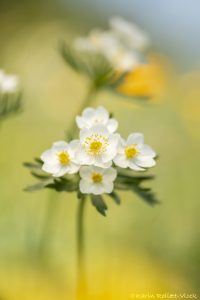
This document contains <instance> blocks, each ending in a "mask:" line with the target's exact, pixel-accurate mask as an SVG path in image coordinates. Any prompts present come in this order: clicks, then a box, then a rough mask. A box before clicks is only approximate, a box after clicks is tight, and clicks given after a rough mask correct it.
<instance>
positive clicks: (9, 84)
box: [0, 70, 19, 93]
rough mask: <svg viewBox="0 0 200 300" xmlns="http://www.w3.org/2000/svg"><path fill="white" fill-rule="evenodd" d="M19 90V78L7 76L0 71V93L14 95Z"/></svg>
mask: <svg viewBox="0 0 200 300" xmlns="http://www.w3.org/2000/svg"><path fill="white" fill-rule="evenodd" d="M18 88H19V78H18V77H17V76H15V75H7V74H5V72H4V71H3V70H0V92H1V93H14V92H16V91H17V90H18Z"/></svg>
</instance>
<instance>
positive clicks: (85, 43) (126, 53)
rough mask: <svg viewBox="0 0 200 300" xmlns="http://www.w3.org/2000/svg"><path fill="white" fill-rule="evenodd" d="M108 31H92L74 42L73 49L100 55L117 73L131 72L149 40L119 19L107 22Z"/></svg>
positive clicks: (131, 25)
mask: <svg viewBox="0 0 200 300" xmlns="http://www.w3.org/2000/svg"><path fill="white" fill-rule="evenodd" d="M109 25H110V28H109V29H108V30H101V29H93V30H92V31H91V32H90V33H89V35H88V36H87V37H79V38H77V39H76V40H75V48H76V49H77V50H79V51H82V52H89V53H94V54H100V55H102V56H103V57H105V58H106V59H107V60H108V62H109V63H110V64H111V65H112V67H113V68H114V69H115V70H117V71H119V72H122V73H123V72H128V71H130V70H133V69H134V68H135V67H136V66H137V65H138V64H140V63H141V62H142V60H144V55H143V53H144V51H145V50H146V49H147V48H148V46H149V45H150V39H149V37H148V36H147V34H146V33H144V31H143V30H141V29H140V28H138V27H137V26H136V25H135V24H133V23H131V22H128V21H126V20H124V19H122V18H121V17H114V18H112V19H111V20H110V22H109Z"/></svg>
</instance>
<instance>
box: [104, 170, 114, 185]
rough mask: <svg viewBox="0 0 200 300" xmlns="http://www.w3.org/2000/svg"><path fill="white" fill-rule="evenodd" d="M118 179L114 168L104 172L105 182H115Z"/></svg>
mask: <svg viewBox="0 0 200 300" xmlns="http://www.w3.org/2000/svg"><path fill="white" fill-rule="evenodd" d="M116 177H117V171H116V169H114V168H109V169H105V170H104V175H103V179H104V181H105V182H110V181H114V180H115V179H116Z"/></svg>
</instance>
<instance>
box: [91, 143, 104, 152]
mask: <svg viewBox="0 0 200 300" xmlns="http://www.w3.org/2000/svg"><path fill="white" fill-rule="evenodd" d="M101 148H102V143H101V142H99V141H94V142H92V143H91V144H90V152H91V153H93V154H97V153H99V151H100V150H101Z"/></svg>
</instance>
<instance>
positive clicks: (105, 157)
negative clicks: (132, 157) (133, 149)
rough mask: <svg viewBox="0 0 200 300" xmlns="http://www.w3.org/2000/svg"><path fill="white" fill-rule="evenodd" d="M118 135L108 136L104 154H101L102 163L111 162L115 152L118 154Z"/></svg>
mask: <svg viewBox="0 0 200 300" xmlns="http://www.w3.org/2000/svg"><path fill="white" fill-rule="evenodd" d="M119 138H120V136H119V134H112V135H110V137H109V139H108V146H107V148H106V151H105V153H103V154H102V161H103V162H108V161H109V160H112V159H113V158H114V157H115V156H116V154H117V152H118V146H119Z"/></svg>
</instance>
